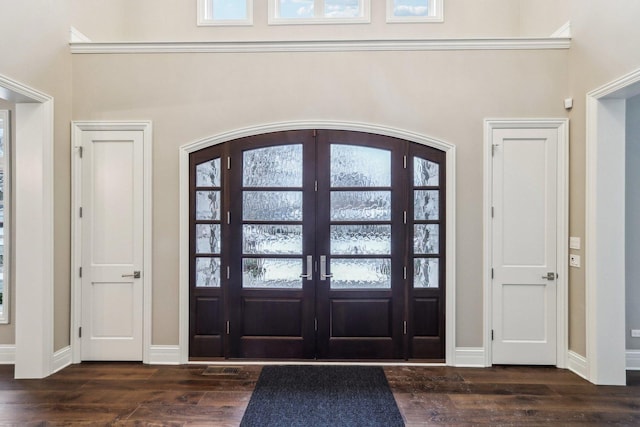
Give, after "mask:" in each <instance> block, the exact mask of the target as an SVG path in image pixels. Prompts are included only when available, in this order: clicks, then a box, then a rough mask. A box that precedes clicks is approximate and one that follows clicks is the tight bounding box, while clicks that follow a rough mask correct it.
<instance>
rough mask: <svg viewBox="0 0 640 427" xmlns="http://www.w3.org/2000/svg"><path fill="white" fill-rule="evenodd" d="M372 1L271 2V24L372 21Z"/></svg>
mask: <svg viewBox="0 0 640 427" xmlns="http://www.w3.org/2000/svg"><path fill="white" fill-rule="evenodd" d="M370 16H371V14H370V0H269V24H336V23H368V22H370V21H371V17H370Z"/></svg>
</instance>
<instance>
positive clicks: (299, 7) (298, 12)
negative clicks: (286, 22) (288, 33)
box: [278, 0, 314, 18]
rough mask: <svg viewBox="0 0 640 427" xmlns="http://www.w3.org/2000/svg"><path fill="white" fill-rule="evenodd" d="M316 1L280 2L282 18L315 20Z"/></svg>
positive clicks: (279, 9)
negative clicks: (314, 8) (314, 5)
mask: <svg viewBox="0 0 640 427" xmlns="http://www.w3.org/2000/svg"><path fill="white" fill-rule="evenodd" d="M313 2H314V0H278V6H279V7H278V16H279V17H280V18H313V15H314V11H313Z"/></svg>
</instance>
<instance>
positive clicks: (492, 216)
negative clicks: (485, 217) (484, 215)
mask: <svg viewBox="0 0 640 427" xmlns="http://www.w3.org/2000/svg"><path fill="white" fill-rule="evenodd" d="M493 211H494V209H493V206H491V218H493V214H494V212H493Z"/></svg>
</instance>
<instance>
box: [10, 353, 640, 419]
mask: <svg viewBox="0 0 640 427" xmlns="http://www.w3.org/2000/svg"><path fill="white" fill-rule="evenodd" d="M205 368H206V366H194V365H189V366H147V365H142V364H136V363H83V364H81V365H73V366H70V367H68V368H66V369H64V370H63V371H61V372H59V373H57V374H55V375H52V376H51V377H49V378H46V379H43V380H14V379H13V367H12V366H0V425H2V426H5V425H20V426H36V425H118V426H120V425H122V426H138V425H170V426H174V425H175V426H181V425H212V426H237V425H238V424H239V423H240V420H241V419H242V415H243V413H244V410H245V408H246V406H247V404H248V402H249V398H250V397H251V393H252V391H253V388H254V386H255V383H256V381H257V379H258V375H259V374H260V370H261V367H260V366H242V368H241V369H240V370H239V371H238V372H237V373H222V374H219V375H203V371H204V370H205ZM385 372H386V374H387V378H388V380H389V384H390V385H391V389H392V390H393V393H394V396H395V398H396V401H397V403H398V406H399V408H400V411H401V413H402V415H403V417H404V419H405V422H406V424H407V426H426V425H446V426H451V425H460V426H462V425H518V426H519V425H575V426H584V425H605V424H606V425H640V372H639V371H636V372H629V374H628V384H630V385H629V386H627V387H603V386H594V385H592V384H590V383H588V382H587V381H585V380H583V379H581V378H579V377H578V376H576V375H574V374H572V373H571V372H569V371H564V370H558V369H554V368H546V367H493V368H487V369H472V368H448V367H446V368H445V367H385Z"/></svg>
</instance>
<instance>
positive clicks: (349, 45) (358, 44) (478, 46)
mask: <svg viewBox="0 0 640 427" xmlns="http://www.w3.org/2000/svg"><path fill="white" fill-rule="evenodd" d="M69 46H70V48H71V53H73V54H132V53H133V54H143V53H268V52H355V51H435V50H550V49H551V50H553V49H569V48H570V47H571V38H568V37H558V38H550V37H541V38H477V39H475V38H471V39H402V40H309V41H240V42H219V41H202V42H198V41H196V42H80V43H78V42H72V43H70V44H69Z"/></svg>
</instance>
